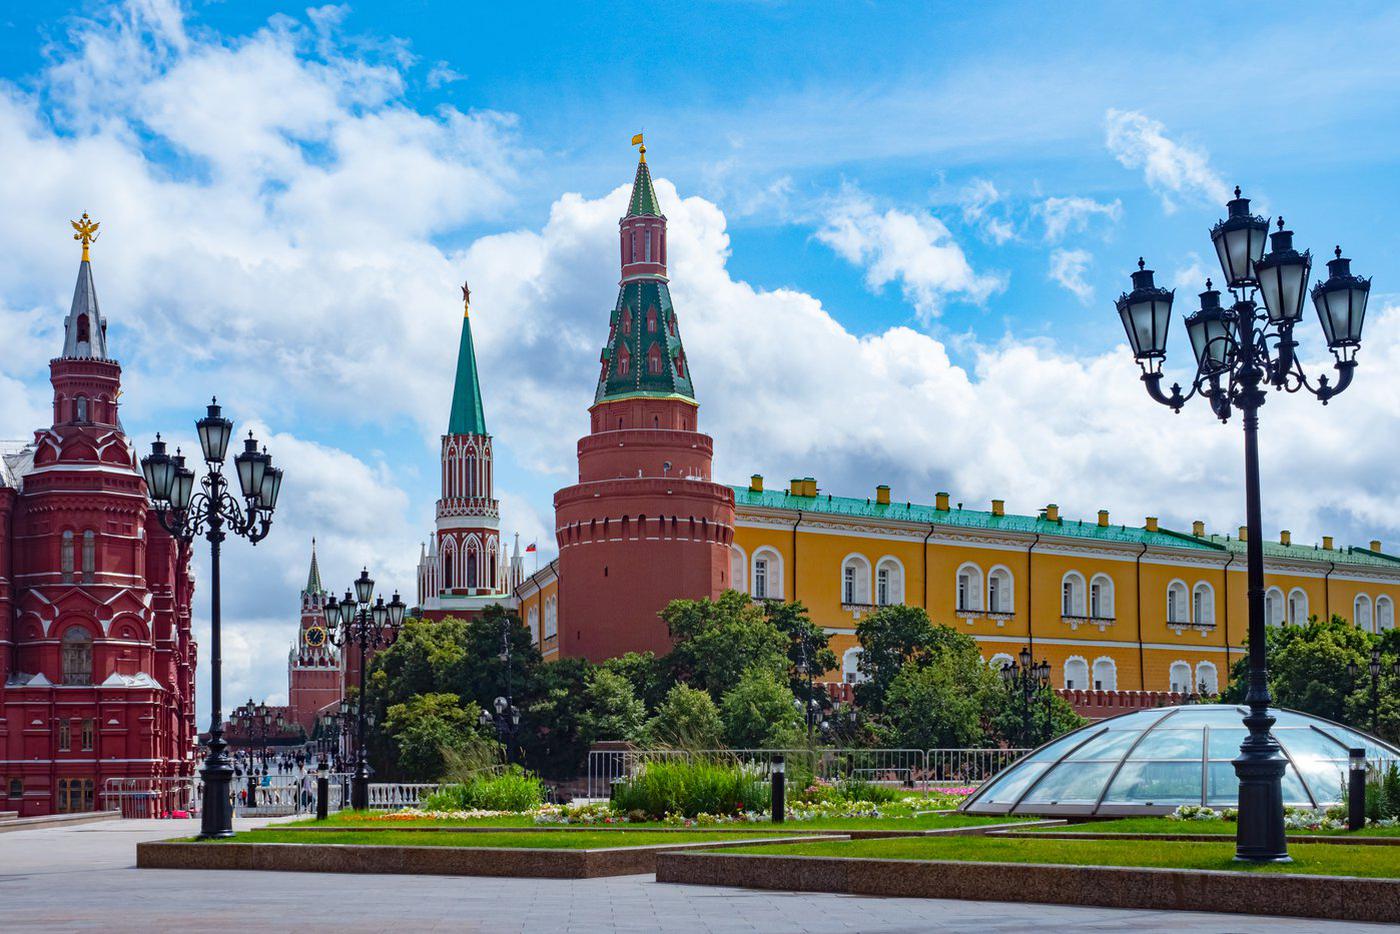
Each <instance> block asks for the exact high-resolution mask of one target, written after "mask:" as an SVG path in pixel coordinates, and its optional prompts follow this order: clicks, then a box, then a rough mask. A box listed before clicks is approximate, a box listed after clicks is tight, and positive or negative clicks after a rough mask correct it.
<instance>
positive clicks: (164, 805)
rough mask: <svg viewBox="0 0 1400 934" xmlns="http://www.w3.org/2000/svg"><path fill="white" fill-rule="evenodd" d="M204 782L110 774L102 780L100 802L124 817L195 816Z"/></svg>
mask: <svg viewBox="0 0 1400 934" xmlns="http://www.w3.org/2000/svg"><path fill="white" fill-rule="evenodd" d="M202 787H203V785H202V783H201V782H200V781H199V779H198V778H195V777H192V776H191V777H187V778H177V777H151V778H109V779H107V780H106V781H104V782H103V783H102V792H101V797H100V799H99V800H98V804H97V806H98V807H99V808H100V809H101V810H104V811H119V812H120V813H121V816H122V817H125V818H133V819H135V818H165V817H174V816H176V815H177V814H178V815H182V816H186V817H189V816H192V815H194V814H196V813H197V812H198V810H199V795H200V791H201V789H202Z"/></svg>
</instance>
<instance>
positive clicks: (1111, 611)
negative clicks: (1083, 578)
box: [1089, 572, 1117, 628]
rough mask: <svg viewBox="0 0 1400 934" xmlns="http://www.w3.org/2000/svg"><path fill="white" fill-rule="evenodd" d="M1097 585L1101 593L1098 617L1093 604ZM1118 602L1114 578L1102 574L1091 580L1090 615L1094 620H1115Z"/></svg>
mask: <svg viewBox="0 0 1400 934" xmlns="http://www.w3.org/2000/svg"><path fill="white" fill-rule="evenodd" d="M1095 585H1097V586H1098V587H1099V593H1100V594H1101V597H1100V600H1099V614H1098V615H1097V616H1095V615H1094V603H1093V597H1094V587H1095ZM1116 600H1117V594H1116V593H1115V588H1114V585H1113V578H1111V577H1109V576H1108V575H1107V574H1104V573H1102V572H1100V573H1098V574H1095V575H1094V576H1093V577H1091V578H1089V615H1090V616H1091V617H1092V618H1093V619H1106V620H1112V619H1114V618H1115V617H1116V613H1117V605H1116ZM1100 628H1102V627H1100Z"/></svg>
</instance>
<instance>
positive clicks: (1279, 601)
mask: <svg viewBox="0 0 1400 934" xmlns="http://www.w3.org/2000/svg"><path fill="white" fill-rule="evenodd" d="M1283 606H1284V599H1283V591H1282V590H1280V589H1279V588H1277V587H1270V588H1269V589H1268V590H1267V591H1265V592H1264V624H1265V625H1266V626H1282V625H1283Z"/></svg>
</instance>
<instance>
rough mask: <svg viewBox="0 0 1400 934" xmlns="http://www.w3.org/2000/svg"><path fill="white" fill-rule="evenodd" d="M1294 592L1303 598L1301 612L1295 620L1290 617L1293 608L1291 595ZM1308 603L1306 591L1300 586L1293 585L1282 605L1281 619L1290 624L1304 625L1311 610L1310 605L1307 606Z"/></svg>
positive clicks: (1292, 595)
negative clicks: (1285, 601) (1286, 600)
mask: <svg viewBox="0 0 1400 934" xmlns="http://www.w3.org/2000/svg"><path fill="white" fill-rule="evenodd" d="M1295 594H1296V595H1297V596H1300V597H1302V598H1303V600H1302V607H1303V612H1302V613H1300V614H1299V618H1298V619H1296V620H1295V619H1293V618H1292V612H1291V611H1292V609H1293V597H1294V595H1295ZM1309 603H1310V601H1309V600H1308V592H1307V591H1306V590H1304V589H1303V588H1302V587H1294V588H1293V589H1292V590H1290V591H1288V602H1287V603H1285V604H1284V607H1283V621H1284V622H1285V623H1287V624H1288V625H1290V626H1306V625H1307V623H1308V614H1309V613H1310V612H1311V607H1310V606H1309Z"/></svg>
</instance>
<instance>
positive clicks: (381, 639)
mask: <svg viewBox="0 0 1400 934" xmlns="http://www.w3.org/2000/svg"><path fill="white" fill-rule="evenodd" d="M406 609H408V605H407V604H406V603H404V602H403V601H402V600H400V599H399V595H398V592H397V591H395V592H394V598H393V599H392V600H390V601H389V602H388V603H385V602H384V597H383V596H380V597H379V598H378V599H377V600H376V599H375V596H374V580H373V579H372V578H370V576H369V569H368V568H364V569H362V570H361V571H360V576H359V577H358V578H356V579H355V588H354V593H353V594H352V593H351V592H350V591H349V590H346V591H345V599H344V600H341V601H340V602H338V603H337V602H336V599H335V597H334V596H332V597H330V598H329V599H328V600H326V605H325V607H324V612H325V617H326V632H327V634H328V636H329V638H330V640H331V642H332V643H333V644H334V645H335V646H336V647H337V648H340V647H342V646H344V645H345V644H346V643H351V644H354V645H357V646H359V649H360V678H359V681H360V684H359V690H358V692H357V693H356V695H355V778H354V781H353V783H352V784H351V786H350V806H351V807H352V808H354V809H355V810H358V811H363V810H366V809H368V808H369V763H368V762H367V761H366V758H365V713H366V709H367V708H368V706H369V705H368V704H366V703H365V665H366V660H367V659H368V656H369V650H370V649H373V648H379V647H381V646H389V645H393V644H394V640H395V639H397V638H398V636H399V627H401V626H402V625H403V614H404V611H405V610H406Z"/></svg>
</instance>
